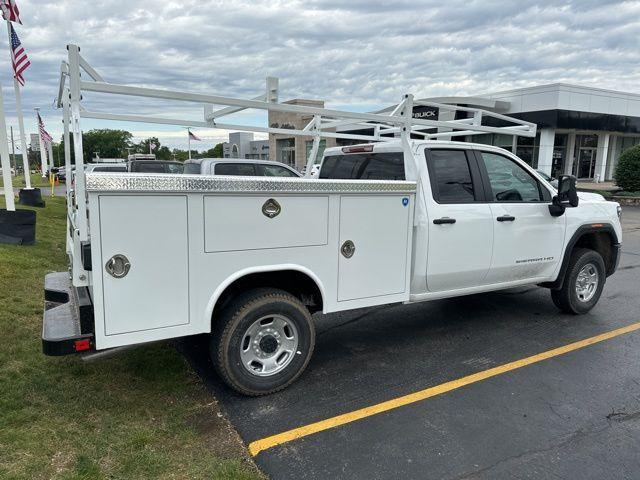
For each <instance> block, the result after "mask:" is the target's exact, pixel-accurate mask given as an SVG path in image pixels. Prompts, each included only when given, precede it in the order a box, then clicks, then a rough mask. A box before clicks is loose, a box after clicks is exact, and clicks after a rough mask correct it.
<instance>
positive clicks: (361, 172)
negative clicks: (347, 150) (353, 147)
mask: <svg viewBox="0 0 640 480" xmlns="http://www.w3.org/2000/svg"><path fill="white" fill-rule="evenodd" d="M319 177H320V178H332V179H343V180H356V179H357V180H404V179H405V173H404V157H403V154H402V152H385V153H358V154H348V155H330V156H327V157H325V158H324V160H323V162H322V167H321V169H320V175H319Z"/></svg>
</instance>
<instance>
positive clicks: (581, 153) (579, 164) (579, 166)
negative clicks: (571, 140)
mask: <svg viewBox="0 0 640 480" xmlns="http://www.w3.org/2000/svg"><path fill="white" fill-rule="evenodd" d="M597 151H598V136H597V135H576V146H575V150H574V157H573V158H574V160H573V172H572V174H573V175H575V176H576V177H577V178H584V179H589V178H593V175H594V173H595V170H596V153H597Z"/></svg>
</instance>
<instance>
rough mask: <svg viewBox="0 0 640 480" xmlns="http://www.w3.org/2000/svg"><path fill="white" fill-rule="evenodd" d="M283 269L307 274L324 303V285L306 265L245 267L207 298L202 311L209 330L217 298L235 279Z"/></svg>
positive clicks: (230, 276)
mask: <svg viewBox="0 0 640 480" xmlns="http://www.w3.org/2000/svg"><path fill="white" fill-rule="evenodd" d="M283 270H294V271H296V272H300V273H302V274H304V275H306V276H308V277H309V278H310V279H311V280H313V282H314V283H315V284H316V286H317V287H318V290H320V296H321V297H322V304H323V305H325V299H326V292H325V288H324V285H323V284H322V282H321V281H320V279H319V278H318V276H317V275H316V274H315V273H313V272H312V271H311V270H309V269H308V268H307V267H303V266H302V265H298V264H293V263H286V264H278V265H261V266H259V267H247V268H243V269H242V270H238V271H237V272H234V273H233V274H231V275H229V276H228V277H227V278H225V280H224V281H223V282H221V283H220V285H218V287H217V288H216V289H215V290H214V292H213V295H211V297H210V298H209V301H208V302H207V308H206V309H205V313H204V321H205V322H206V323H205V325H206V324H207V323H208V325H209V330H208V331H210V330H211V319H212V316H213V310H214V309H215V306H216V304H217V303H218V300H219V299H220V297H221V296H222V294H223V293H224V291H225V290H226V289H227V288H228V287H229V285H231V284H232V283H233V282H235V281H236V280H239V279H241V278H242V277H246V276H247V275H251V274H253V273H269V272H281V271H283Z"/></svg>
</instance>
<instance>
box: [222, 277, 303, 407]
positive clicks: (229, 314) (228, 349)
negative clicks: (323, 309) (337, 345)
mask: <svg viewBox="0 0 640 480" xmlns="http://www.w3.org/2000/svg"><path fill="white" fill-rule="evenodd" d="M270 315H278V316H280V317H281V318H284V319H285V320H286V321H287V322H290V325H291V326H292V327H294V330H293V332H294V334H292V338H297V348H296V349H295V350H296V351H295V352H294V353H293V354H290V355H289V356H290V358H288V359H287V363H286V365H285V366H283V367H278V368H282V369H281V370H279V371H276V372H274V373H273V374H268V376H260V374H259V373H257V371H256V372H255V373H254V372H252V371H250V370H249V368H250V367H245V366H244V364H243V361H242V358H241V353H242V352H245V353H246V352H248V354H249V355H251V352H250V350H251V344H252V340H254V339H258V338H263V337H259V336H258V335H256V336H254V337H253V338H251V337H250V336H249V335H246V334H247V332H248V331H249V329H250V328H251V327H252V326H253V325H256V322H258V320H260V319H262V318H264V317H268V316H270ZM263 321H266V322H268V321H269V320H268V319H267V320H263ZM260 325H261V323H260ZM258 328H262V329H264V328H265V327H258ZM285 328H291V327H285ZM290 332H291V331H290ZM262 333H264V331H263V332H262ZM269 335H270V334H268V333H267V334H265V336H266V337H268V336H269ZM247 339H249V340H247ZM265 340H269V341H270V342H271V347H272V348H280V347H279V345H280V343H279V342H278V339H277V338H276V337H274V336H271V339H268V338H267V339H265ZM247 342H248V343H247ZM276 343H277V345H278V347H275V346H274V345H275V344H276ZM247 344H248V347H247ZM259 345H260V348H261V346H262V342H260V343H259ZM267 345H269V344H267ZM314 345H315V327H314V324H313V321H312V320H311V314H310V313H309V310H308V309H307V308H306V307H305V306H304V305H303V304H302V302H300V300H298V299H297V298H296V297H294V296H293V295H291V294H290V293H288V292H285V291H284V290H278V289H274V288H259V289H254V290H250V291H248V292H246V293H244V294H241V295H240V296H238V298H236V299H234V300H233V301H231V303H230V304H229V305H228V306H227V307H226V308H225V309H224V311H223V312H222V314H221V315H220V317H219V318H217V319H214V328H213V333H212V335H211V343H210V355H211V359H212V361H213V364H214V367H215V368H216V371H217V372H218V374H219V375H220V376H221V377H222V379H223V380H224V381H225V383H226V384H227V385H229V386H230V387H231V388H233V389H234V390H236V391H237V392H239V393H242V394H244V395H249V396H259V395H267V394H269V393H273V392H277V391H278V390H282V389H283V388H285V387H287V386H288V385H290V384H291V383H293V382H294V381H295V380H296V379H297V378H298V377H299V376H300V375H301V374H302V372H303V371H304V369H305V368H306V367H307V364H308V363H309V360H310V358H311V354H312V353H313V347H314ZM260 353H261V354H265V352H264V351H263V350H262V349H261V350H260ZM277 353H278V351H277V350H276V351H275V354H277ZM266 355H271V352H267V353H266Z"/></svg>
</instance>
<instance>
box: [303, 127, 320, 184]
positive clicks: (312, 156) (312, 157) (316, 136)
mask: <svg viewBox="0 0 640 480" xmlns="http://www.w3.org/2000/svg"><path fill="white" fill-rule="evenodd" d="M320 121H321V120H320V115H314V116H313V145H312V146H311V152H310V153H309V158H308V159H307V168H306V171H305V174H304V176H305V177H307V178H310V177H311V169H312V168H313V166H314V165H315V163H316V157H317V156H318V151H319V150H320Z"/></svg>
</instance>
